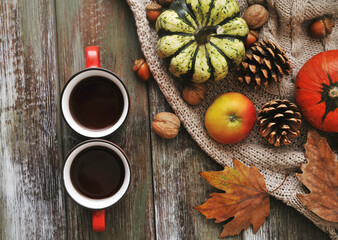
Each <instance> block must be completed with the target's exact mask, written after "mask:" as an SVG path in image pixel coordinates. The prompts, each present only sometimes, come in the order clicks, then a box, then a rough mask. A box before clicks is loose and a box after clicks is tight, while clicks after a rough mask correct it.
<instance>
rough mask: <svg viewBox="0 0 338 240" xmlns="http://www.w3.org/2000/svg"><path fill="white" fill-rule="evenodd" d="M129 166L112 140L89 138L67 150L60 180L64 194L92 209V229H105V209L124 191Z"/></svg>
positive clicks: (97, 230) (129, 171)
mask: <svg viewBox="0 0 338 240" xmlns="http://www.w3.org/2000/svg"><path fill="white" fill-rule="evenodd" d="M130 181H131V168H130V163H129V160H128V157H127V155H126V154H125V153H124V152H123V150H122V149H121V148H120V147H119V146H117V145H116V144H114V143H111V142H109V141H106V140H101V139H93V140H87V141H85V142H82V143H80V144H78V145H77V146H76V147H74V148H73V149H72V150H71V152H70V153H69V154H68V156H67V158H66V161H65V164H64V167H63V182H64V186H65V189H66V191H67V193H68V195H69V196H70V197H71V198H72V199H73V200H74V201H75V202H76V203H78V204H79V205H81V206H83V207H85V208H89V209H92V225H93V230H94V231H95V232H102V231H104V230H105V210H104V209H106V208H108V207H110V206H112V205H114V204H115V203H116V202H118V201H119V200H120V199H121V198H122V197H123V196H124V195H125V194H126V192H127V190H128V188H129V185H130Z"/></svg>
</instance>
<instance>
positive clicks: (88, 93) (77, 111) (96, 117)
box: [69, 76, 124, 130]
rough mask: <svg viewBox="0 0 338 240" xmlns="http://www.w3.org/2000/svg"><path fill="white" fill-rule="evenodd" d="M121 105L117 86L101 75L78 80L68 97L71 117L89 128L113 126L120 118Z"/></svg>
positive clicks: (121, 98) (121, 101) (121, 99)
mask: <svg viewBox="0 0 338 240" xmlns="http://www.w3.org/2000/svg"><path fill="white" fill-rule="evenodd" d="M123 107H124V102H123V96H122V93H121V90H120V89H119V87H118V86H117V85H116V84H115V83H114V82H112V81H111V80H109V79H107V78H105V77H102V76H91V77H88V78H86V79H84V80H83V81H81V82H79V83H78V84H77V85H76V86H75V87H74V89H73V91H72V93H71V95H70V99H69V108H70V112H71V114H72V116H73V118H74V119H75V121H77V122H78V123H79V124H80V125H82V126H83V127H85V128H89V129H97V130H98V129H105V128H109V127H111V126H113V125H114V124H115V123H116V122H117V121H118V120H119V119H120V117H121V115H122V112H123Z"/></svg>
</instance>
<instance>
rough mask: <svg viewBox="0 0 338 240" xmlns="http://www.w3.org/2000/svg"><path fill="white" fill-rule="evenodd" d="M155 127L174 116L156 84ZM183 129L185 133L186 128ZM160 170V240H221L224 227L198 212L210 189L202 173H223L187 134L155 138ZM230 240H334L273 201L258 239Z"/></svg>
mask: <svg viewBox="0 0 338 240" xmlns="http://www.w3.org/2000/svg"><path fill="white" fill-rule="evenodd" d="M150 109H151V121H152V119H153V117H154V116H155V115H156V114H157V113H159V112H162V111H171V109H170V107H169V106H168V104H167V103H166V101H165V100H164V97H163V95H162V93H161V92H160V90H159V89H158V87H157V85H156V83H155V82H152V83H151V88H150ZM182 128H183V127H182ZM152 156H153V169H154V199H155V200H154V201H155V219H156V230H157V238H158V239H217V237H218V236H219V234H220V233H221V230H222V224H215V223H214V222H213V221H212V220H206V219H205V217H204V216H203V215H202V214H200V213H197V212H196V211H194V210H193V209H192V207H193V206H196V205H199V204H202V203H204V202H205V200H206V199H207V198H209V195H210V193H212V192H217V189H215V188H213V187H210V185H209V184H208V183H207V181H206V180H205V179H203V178H202V177H200V176H199V174H198V173H199V172H202V171H210V170H222V169H223V168H222V167H221V166H220V165H218V164H216V163H215V162H214V161H213V160H212V159H211V158H210V157H208V156H206V154H205V153H204V152H202V150H201V149H200V148H199V147H198V146H197V144H196V143H195V142H194V141H193V140H192V139H191V137H190V136H189V134H188V133H187V132H186V131H185V130H184V129H182V130H181V131H180V133H179V135H178V136H177V137H176V138H175V139H172V140H164V139H161V138H160V137H158V136H157V135H156V134H154V132H153V133H152ZM226 239H243V240H244V239H245V240H255V239H256V240H265V239H266V240H268V239H269V240H270V239H283V240H284V239H290V240H295V239H299V240H301V239H309V240H310V239H311V240H312V239H313V240H315V239H328V236H327V235H326V234H325V233H324V232H322V231H321V230H320V229H319V228H317V227H316V226H315V225H314V224H313V223H311V222H310V221H309V220H308V219H306V218H305V217H304V216H302V215H301V214H300V213H298V212H297V211H296V210H295V209H293V208H291V207H288V206H286V205H285V204H283V203H282V202H280V201H278V200H276V199H274V198H271V212H270V216H269V217H268V218H267V219H266V222H265V223H264V224H263V226H262V227H261V228H260V229H259V231H258V232H257V233H256V234H253V232H252V228H251V227H250V228H249V229H248V230H246V231H243V232H242V234H240V235H238V236H235V237H229V238H226Z"/></svg>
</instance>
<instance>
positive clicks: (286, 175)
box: [268, 173, 289, 194]
mask: <svg viewBox="0 0 338 240" xmlns="http://www.w3.org/2000/svg"><path fill="white" fill-rule="evenodd" d="M288 176H289V174H288V173H286V174H285V177H284V180H283V182H282V183H281V184H280V185H279V186H278V187H277V188H275V189H274V190H272V191H271V192H268V193H270V194H271V193H273V192H275V191H277V189H278V188H280V187H281V186H282V185H283V184H284V183H285V181H286V178H287V177H288Z"/></svg>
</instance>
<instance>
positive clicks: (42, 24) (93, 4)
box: [0, 0, 328, 240]
mask: <svg viewBox="0 0 338 240" xmlns="http://www.w3.org/2000/svg"><path fill="white" fill-rule="evenodd" d="M88 45H97V46H99V48H100V50H101V65H102V67H105V68H107V69H110V70H113V71H115V72H116V73H117V74H118V75H119V76H121V78H122V79H123V80H124V82H125V83H126V85H127V88H128V89H129V91H130V95H131V111H130V115H129V117H128V119H127V121H126V122H125V124H124V125H123V126H122V127H121V129H119V130H118V131H117V132H116V133H114V134H113V135H112V136H109V137H107V139H108V140H110V141H112V142H115V143H117V144H118V145H120V146H121V147H122V148H123V149H124V150H125V151H126V153H127V155H128V156H129V158H130V161H131V164H132V169H133V175H132V184H131V187H130V189H129V191H128V193H127V195H126V196H125V198H124V199H123V200H122V201H120V202H119V203H118V204H116V205H115V206H113V207H111V208H109V209H108V211H107V215H106V217H107V219H106V222H107V230H106V231H105V232H104V233H93V231H92V230H91V212H90V210H88V209H85V208H82V207H80V206H78V205H77V204H75V203H74V202H73V201H72V200H71V199H70V198H69V197H68V196H66V194H65V191H64V190H63V188H62V179H61V176H62V175H61V173H62V165H63V161H64V158H65V156H66V154H67V153H68V152H69V151H70V149H71V148H72V147H74V146H75V145H76V144H77V143H79V142H81V141H83V140H85V138H82V137H80V136H78V135H76V134H75V133H74V132H72V131H71V130H70V129H69V128H68V127H67V126H66V125H65V123H64V121H63V120H62V119H61V116H60V109H58V101H59V95H60V90H61V89H62V87H63V85H64V83H65V82H66V81H67V79H69V78H70V77H71V75H72V74H74V73H75V72H77V71H79V70H81V69H83V68H84V67H85V52H84V51H85V47H86V46H88ZM141 57H142V53H141V50H140V46H139V43H138V39H137V35H136V28H135V23H134V20H133V16H132V13H131V11H130V10H129V8H128V6H127V4H126V3H125V1H121V0H100V1H95V0H72V1H68V0H56V1H55V2H54V1H42V0H33V1H29V0H2V1H1V2H0V184H1V187H0V202H1V204H0V239H6V240H7V239H117V240H125V239H147V240H148V239H158V240H162V239H163V240H166V239H202V240H204V239H217V238H218V236H219V234H220V233H221V231H222V224H215V223H214V221H213V220H207V219H205V217H204V216H203V215H202V214H201V213H199V212H197V211H195V210H194V209H193V207H194V206H197V205H200V204H202V203H204V202H205V200H206V199H207V198H209V195H210V193H212V192H215V191H217V190H216V189H215V188H213V187H211V186H210V185H209V184H208V183H207V181H206V180H205V179H203V178H202V177H201V176H200V175H199V174H198V173H199V172H202V171H210V170H221V169H222V167H221V166H220V165H218V164H217V163H216V162H215V161H213V160H212V159H211V158H210V157H208V156H207V155H206V154H205V153H204V152H203V151H202V150H201V149H200V148H199V147H198V146H197V144H196V143H195V142H194V141H193V140H192V139H191V137H190V136H189V134H188V133H187V132H186V131H185V129H184V128H183V126H182V129H181V131H180V133H179V135H178V136H177V137H176V138H175V139H172V140H164V139H161V138H160V137H158V136H157V135H156V134H155V133H154V132H153V131H152V130H151V122H152V119H153V117H154V116H155V115H156V114H157V113H159V112H162V111H171V109H170V107H169V106H168V104H167V102H166V101H165V99H164V97H163V95H162V93H161V92H160V90H159V88H158V86H157V84H156V82H155V81H154V80H151V81H150V82H149V83H145V82H142V81H140V80H139V79H137V77H136V75H135V74H134V73H133V72H132V70H131V68H132V63H131V60H132V59H137V58H141ZM226 239H233V240H234V239H245V240H252V239H262V240H264V239H281V240H284V239H290V240H294V239H299V240H301V239H307V240H317V239H328V236H327V235H326V234H325V233H323V232H322V231H321V230H319V229H318V228H317V227H315V226H314V224H313V223H311V222H310V221H309V220H307V219H306V218H305V217H303V216H302V215H300V214H299V213H298V212H297V211H296V210H294V209H292V208H290V207H287V206H286V205H285V204H283V203H282V202H280V201H277V200H275V199H272V200H271V213H270V216H269V217H268V218H267V220H266V222H265V223H264V224H263V226H262V228H261V229H260V230H259V231H258V233H257V234H256V235H254V234H253V233H252V230H251V229H248V230H246V231H243V232H242V233H241V234H240V235H238V236H235V237H229V238H226Z"/></svg>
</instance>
